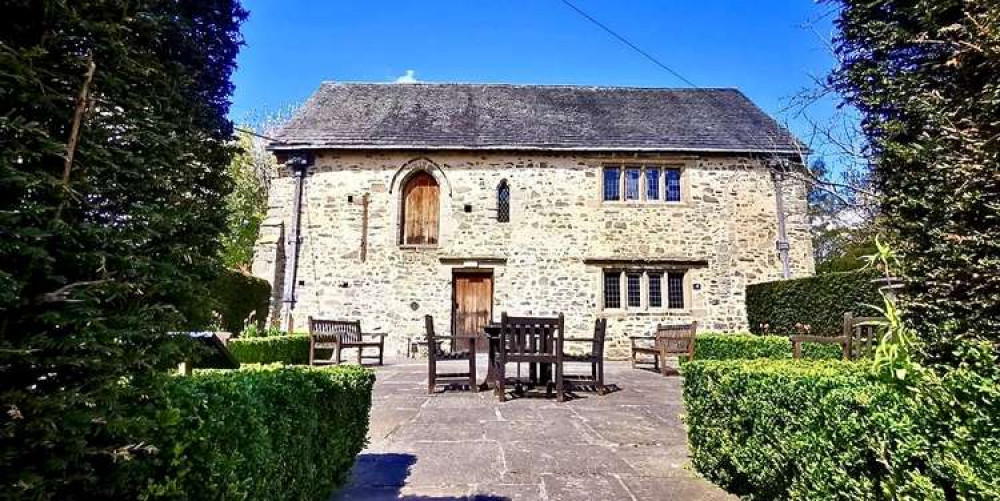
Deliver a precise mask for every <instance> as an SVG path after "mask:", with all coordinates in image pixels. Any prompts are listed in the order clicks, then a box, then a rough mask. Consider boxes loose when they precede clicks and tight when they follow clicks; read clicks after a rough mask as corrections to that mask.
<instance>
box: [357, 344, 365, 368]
mask: <svg viewBox="0 0 1000 501" xmlns="http://www.w3.org/2000/svg"><path fill="white" fill-rule="evenodd" d="M364 352H365V349H364V348H362V347H360V346H358V365H364V364H363V363H362V362H361V355H362V354H363V353H364Z"/></svg>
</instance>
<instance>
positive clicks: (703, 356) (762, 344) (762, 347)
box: [694, 333, 843, 360]
mask: <svg viewBox="0 0 1000 501" xmlns="http://www.w3.org/2000/svg"><path fill="white" fill-rule="evenodd" d="M802 355H803V358H810V359H813V358H815V359H838V358H841V357H842V356H843V350H842V349H841V347H840V345H829V344H819V343H805V344H804V345H803V346H802ZM694 358H695V360H753V359H757V358H772V359H783V358H792V343H791V341H789V340H788V338H787V337H785V336H757V335H754V334H746V333H740V334H721V333H704V334H698V335H697V336H696V337H695V345H694Z"/></svg>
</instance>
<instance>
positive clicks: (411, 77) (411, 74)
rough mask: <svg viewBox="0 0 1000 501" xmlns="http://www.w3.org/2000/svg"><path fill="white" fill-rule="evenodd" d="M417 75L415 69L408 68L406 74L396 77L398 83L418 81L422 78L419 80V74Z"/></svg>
mask: <svg viewBox="0 0 1000 501" xmlns="http://www.w3.org/2000/svg"><path fill="white" fill-rule="evenodd" d="M416 75H417V72H415V71H413V70H406V74H405V75H403V76H400V77H398V78H396V83H401V84H408V83H417V82H419V81H420V80H417V76H416Z"/></svg>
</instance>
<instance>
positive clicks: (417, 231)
mask: <svg viewBox="0 0 1000 501" xmlns="http://www.w3.org/2000/svg"><path fill="white" fill-rule="evenodd" d="M439 191H440V190H439V188H438V183H437V180H435V179H434V176H432V175H430V174H429V173H427V172H425V171H420V172H417V173H416V174H414V175H413V176H412V177H410V179H409V180H408V181H407V182H406V185H405V186H404V187H403V217H402V222H403V227H402V229H401V230H402V231H400V243H402V244H404V245H435V244H437V243H438V214H439V212H440V202H439V200H438V198H439V195H438V194H439Z"/></svg>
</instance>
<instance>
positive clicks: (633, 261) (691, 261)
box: [583, 256, 708, 268]
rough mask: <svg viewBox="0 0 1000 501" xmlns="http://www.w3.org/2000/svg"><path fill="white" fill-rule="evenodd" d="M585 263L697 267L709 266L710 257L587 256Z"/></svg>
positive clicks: (627, 266)
mask: <svg viewBox="0 0 1000 501" xmlns="http://www.w3.org/2000/svg"><path fill="white" fill-rule="evenodd" d="M583 264H589V265H595V266H617V267H621V268H629V267H640V268H641V267H648V266H675V267H679V268H696V267H701V266H708V259H704V258H690V257H664V258H649V257H621V256H616V257H587V258H583Z"/></svg>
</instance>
